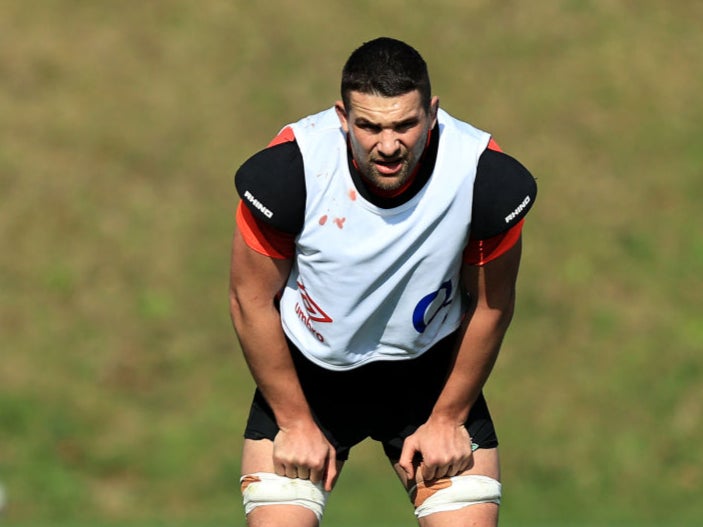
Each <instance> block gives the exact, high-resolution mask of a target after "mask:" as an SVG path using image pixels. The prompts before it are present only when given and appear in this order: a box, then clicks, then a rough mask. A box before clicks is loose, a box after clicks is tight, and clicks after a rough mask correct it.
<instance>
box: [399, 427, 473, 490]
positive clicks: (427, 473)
mask: <svg viewBox="0 0 703 527" xmlns="http://www.w3.org/2000/svg"><path fill="white" fill-rule="evenodd" d="M416 454H420V455H421V456H422V461H421V462H420V465H419V467H417V469H418V470H421V471H422V472H421V475H422V479H423V480H425V481H426V480H431V479H438V478H442V477H451V476H456V475H457V474H460V473H462V472H463V471H465V470H467V469H469V468H471V467H472V466H473V453H472V449H471V437H470V436H469V432H468V431H467V430H466V428H465V427H464V425H463V424H462V425H457V424H456V422H439V421H437V420H432V419H431V418H430V419H429V420H428V421H427V422H426V423H425V424H423V425H422V426H420V427H419V428H418V429H417V430H416V431H415V433H413V434H412V435H409V436H408V437H407V438H406V439H405V442H404V443H403V450H402V452H401V453H400V459H399V460H398V464H399V465H400V467H401V468H402V469H403V470H404V471H405V473H406V475H407V476H408V480H410V481H413V480H415V479H416V478H417V476H418V474H416V466H415V464H414V463H413V459H414V458H415V455H416Z"/></svg>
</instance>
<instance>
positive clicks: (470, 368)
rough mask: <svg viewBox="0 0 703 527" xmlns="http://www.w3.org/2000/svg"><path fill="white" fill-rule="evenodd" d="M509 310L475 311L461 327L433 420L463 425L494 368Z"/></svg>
mask: <svg viewBox="0 0 703 527" xmlns="http://www.w3.org/2000/svg"><path fill="white" fill-rule="evenodd" d="M511 318H512V309H511V308H506V309H503V310H497V309H488V308H484V309H477V310H476V311H475V312H474V313H473V316H472V317H471V319H470V321H469V323H468V325H467V326H466V327H465V328H464V333H463V337H462V339H461V343H460V346H459V350H458V351H457V356H456V361H455V363H454V367H453V368H452V371H451V372H450V374H449V377H448V378H447V381H446V383H445V386H444V389H443V390H442V393H441V395H440V397H439V398H438V400H437V403H436V404H435V407H434V409H433V412H432V418H434V419H441V420H447V421H452V422H456V423H457V424H460V423H463V422H464V421H465V420H466V418H467V416H468V414H469V411H470V410H471V407H472V405H473V404H474V402H475V401H476V399H477V398H478V396H479V394H480V393H481V390H482V389H483V386H484V384H485V383H486V381H487V380H488V377H489V375H490V374H491V371H492V369H493V366H494V365H495V362H496V359H497V358H498V353H499V351H500V347H501V344H502V342H503V337H504V336H505V333H506V331H507V329H508V326H509V325H510V320H511Z"/></svg>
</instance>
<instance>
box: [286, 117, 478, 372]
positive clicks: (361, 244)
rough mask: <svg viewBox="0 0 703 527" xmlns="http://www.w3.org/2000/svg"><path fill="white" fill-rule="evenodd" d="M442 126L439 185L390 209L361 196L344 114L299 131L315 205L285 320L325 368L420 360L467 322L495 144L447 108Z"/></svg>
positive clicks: (310, 205) (312, 121)
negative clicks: (465, 264) (481, 189)
mask: <svg viewBox="0 0 703 527" xmlns="http://www.w3.org/2000/svg"><path fill="white" fill-rule="evenodd" d="M438 123H439V130H440V141H439V151H438V153H437V161H436V164H435V168H434V171H433V173H432V176H431V177H430V179H429V180H428V181H427V183H426V184H425V186H424V188H423V189H422V190H420V192H419V193H418V194H417V195H415V196H414V197H413V198H412V199H411V200H410V201H408V202H406V203H404V204H403V205H400V206H398V207H395V208H391V209H383V208H380V207H377V206H375V205H373V204H371V203H369V202H368V201H366V200H365V199H364V198H363V197H362V196H361V195H360V194H359V193H358V192H357V190H356V188H355V185H354V183H353V181H352V178H351V175H350V173H349V168H348V162H347V144H346V137H345V135H344V133H343V131H342V129H341V126H340V123H339V119H338V117H337V114H336V112H335V110H334V108H332V109H329V110H326V111H323V112H321V113H319V114H316V115H313V116H310V117H307V118H305V119H303V120H301V121H299V122H297V123H295V124H293V125H291V127H292V128H293V131H294V133H295V138H296V140H297V143H298V145H299V147H300V150H301V153H302V156H303V162H304V166H305V184H306V192H307V198H306V207H305V223H304V227H303V230H302V232H301V233H300V235H299V236H298V237H297V238H296V254H295V258H294V260H295V261H294V265H293V269H292V271H291V275H290V277H289V279H288V283H287V284H286V287H285V289H284V292H283V296H282V298H281V304H280V310H281V319H282V323H283V328H284V331H285V333H286V335H287V336H288V338H290V339H291V341H292V342H293V343H294V344H295V345H296V346H297V347H298V348H299V349H300V351H301V352H302V353H303V354H304V355H305V356H306V357H308V358H309V359H310V360H311V361H313V362H315V363H316V364H318V365H320V366H323V367H325V368H328V369H332V370H346V369H351V368H355V367H357V366H360V365H362V364H365V363H368V362H370V361H375V360H402V359H410V358H414V357H417V356H419V355H421V354H422V353H423V352H424V351H425V350H427V349H428V348H429V347H430V346H432V345H433V344H435V343H436V342H438V341H439V340H440V339H442V338H443V337H445V336H447V335H449V334H450V333H451V332H452V331H454V330H455V329H457V327H458V326H459V324H460V321H461V317H462V314H463V312H464V310H465V302H464V298H463V293H462V288H461V285H460V283H459V273H460V269H461V265H462V252H463V250H464V247H465V246H466V243H467V240H468V235H469V228H470V222H471V207H472V198H473V183H474V178H475V176H476V166H477V163H478V159H479V156H480V155H481V153H482V152H483V151H484V150H485V148H486V146H487V144H488V140H489V138H490V136H489V134H487V133H486V132H482V131H480V130H478V129H476V128H474V127H472V126H470V125H468V124H467V123H464V122H461V121H458V120H456V119H454V118H453V117H451V116H450V115H449V114H447V113H446V112H444V111H443V110H439V113H438Z"/></svg>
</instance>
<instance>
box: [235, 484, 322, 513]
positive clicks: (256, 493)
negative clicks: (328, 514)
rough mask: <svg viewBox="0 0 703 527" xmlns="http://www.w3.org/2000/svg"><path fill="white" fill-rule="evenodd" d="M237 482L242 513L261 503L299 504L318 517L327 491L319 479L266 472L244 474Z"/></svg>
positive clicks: (262, 504) (261, 504)
mask: <svg viewBox="0 0 703 527" xmlns="http://www.w3.org/2000/svg"><path fill="white" fill-rule="evenodd" d="M239 482H240V484H241V486H242V498H243V501H244V512H245V513H246V514H249V513H250V512H251V511H253V510H254V509H255V508H256V507H260V506H264V505H299V506H300V507H305V508H306V509H309V510H311V511H312V512H314V513H315V516H317V521H320V519H321V518H322V513H323V512H324V510H325V504H326V503H327V496H328V495H329V492H326V491H324V490H323V488H322V483H313V482H311V481H310V480H307V479H298V478H286V477H284V476H279V475H277V474H271V473H268V472H255V473H253V474H246V475H244V476H242V477H241V479H240V480H239Z"/></svg>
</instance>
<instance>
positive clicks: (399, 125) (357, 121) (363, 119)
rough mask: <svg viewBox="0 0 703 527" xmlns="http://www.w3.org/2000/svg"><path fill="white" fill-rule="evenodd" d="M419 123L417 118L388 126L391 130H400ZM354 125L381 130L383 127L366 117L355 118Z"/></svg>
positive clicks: (410, 118) (409, 118)
mask: <svg viewBox="0 0 703 527" xmlns="http://www.w3.org/2000/svg"><path fill="white" fill-rule="evenodd" d="M419 121H420V118H419V117H408V118H407V119H403V120H402V121H395V122H392V123H391V124H390V127H391V128H402V127H404V126H412V125H414V124H416V123H418V122H419ZM354 124H356V125H357V126H359V125H371V126H376V127H378V128H383V126H382V125H381V124H379V123H376V122H374V121H370V120H369V119H367V118H366V117H357V118H356V119H354Z"/></svg>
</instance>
